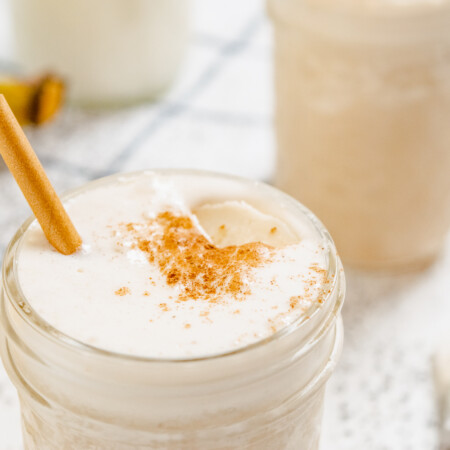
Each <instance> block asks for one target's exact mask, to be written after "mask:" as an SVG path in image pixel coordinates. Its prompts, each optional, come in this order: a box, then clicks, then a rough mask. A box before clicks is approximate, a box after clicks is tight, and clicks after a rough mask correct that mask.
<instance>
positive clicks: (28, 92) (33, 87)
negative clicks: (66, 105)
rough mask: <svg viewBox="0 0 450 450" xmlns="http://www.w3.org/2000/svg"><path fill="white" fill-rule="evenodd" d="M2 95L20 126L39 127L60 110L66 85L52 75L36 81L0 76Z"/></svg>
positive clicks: (0, 91)
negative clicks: (31, 125) (32, 125)
mask: <svg viewBox="0 0 450 450" xmlns="http://www.w3.org/2000/svg"><path fill="white" fill-rule="evenodd" d="M0 94H3V95H4V96H5V98H6V100H7V102H8V103H9V106H10V107H11V109H12V110H13V112H14V114H15V116H16V118H17V120H18V121H19V123H20V124H22V125H26V124H30V123H31V124H35V125H39V124H41V123H43V122H46V121H47V120H49V119H51V118H52V117H53V116H54V115H55V113H56V112H57V111H58V110H59V109H60V107H61V105H62V104H63V101H64V94H65V85H64V82H63V81H62V80H61V79H60V78H59V77H57V76H55V75H51V74H47V75H44V76H42V77H40V78H35V79H18V78H13V77H10V76H1V75H0Z"/></svg>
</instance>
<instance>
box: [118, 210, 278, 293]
mask: <svg viewBox="0 0 450 450" xmlns="http://www.w3.org/2000/svg"><path fill="white" fill-rule="evenodd" d="M124 229H125V232H126V233H127V234H128V235H129V236H130V237H131V238H132V241H133V244H132V248H138V249H139V250H141V251H142V252H144V253H145V254H146V255H147V258H148V260H149V262H150V263H153V264H156V265H157V266H158V267H159V269H160V271H161V273H162V274H163V275H164V276H165V278H166V281H167V284H168V285H171V286H174V285H177V286H178V287H179V288H180V294H179V297H178V299H179V300H182V301H184V300H189V299H193V300H196V299H207V300H209V301H212V302H215V301H217V300H218V299H219V298H220V297H221V296H223V295H226V294H231V295H233V296H235V297H237V298H240V297H241V296H245V295H246V294H249V293H250V291H249V290H248V288H247V287H246V280H247V279H248V278H249V277H250V276H251V270H252V269H254V268H256V267H258V266H260V265H262V264H263V263H266V262H269V261H270V258H271V253H272V250H273V249H272V247H270V246H268V245H265V244H262V243H260V242H254V243H249V244H244V245H239V246H228V247H224V248H218V247H216V246H214V245H213V244H211V243H210V242H209V241H208V240H207V238H206V237H205V236H203V235H202V234H201V233H200V231H199V230H198V228H196V227H195V226H194V223H193V222H192V220H191V219H190V218H189V217H187V216H181V215H176V214H174V213H171V212H167V211H166V212H162V213H160V214H158V215H157V216H156V218H155V219H150V220H149V221H148V222H147V223H128V224H125V225H124Z"/></svg>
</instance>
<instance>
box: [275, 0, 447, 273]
mask: <svg viewBox="0 0 450 450" xmlns="http://www.w3.org/2000/svg"><path fill="white" fill-rule="evenodd" d="M268 5H269V9H270V13H271V16H272V19H273V22H274V25H275V43H276V45H275V75H276V77H275V78H276V93H277V112H276V122H277V140H278V170H277V185H278V186H279V187H280V188H281V189H283V190H285V191H286V192H288V193H289V194H291V195H294V196H295V197H297V198H298V199H301V201H302V202H304V203H305V205H306V206H308V207H309V208H311V209H312V210H313V211H315V212H316V213H317V214H318V215H319V217H320V218H321V219H322V220H323V222H324V224H325V226H327V227H328V228H329V230H330V232H331V233H332V235H333V238H334V239H335V242H336V246H337V248H338V250H339V253H340V255H341V256H342V258H343V260H344V261H345V262H348V263H349V264H353V265H356V266H360V267H364V268H376V269H410V268H417V267H422V266H424V265H426V264H427V263H429V262H430V261H432V260H433V259H434V258H435V257H436V255H437V254H438V253H439V251H440V249H441V247H442V243H443V240H444V238H445V235H446V233H447V231H448V227H449V225H450V177H449V173H450V151H449V147H450V128H449V127H448V125H447V124H448V122H449V121H450V34H449V33H448V23H449V20H450V2H449V1H448V0H440V1H439V0H438V1H434V0H413V1H403V0H378V1H375V0H345V1H340V2H335V1H334V2H333V1H331V0H300V1H295V0H268Z"/></svg>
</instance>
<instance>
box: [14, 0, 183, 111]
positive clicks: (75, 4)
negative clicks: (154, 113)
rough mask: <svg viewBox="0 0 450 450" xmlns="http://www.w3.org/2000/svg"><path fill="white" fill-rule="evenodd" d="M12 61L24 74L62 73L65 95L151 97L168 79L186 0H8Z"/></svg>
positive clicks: (177, 60)
mask: <svg viewBox="0 0 450 450" xmlns="http://www.w3.org/2000/svg"><path fill="white" fill-rule="evenodd" d="M10 3H11V9H12V12H13V31H14V34H13V36H14V40H13V44H14V48H15V55H14V57H15V60H16V62H17V63H18V64H19V65H20V67H21V68H22V69H23V71H24V72H25V73H30V74H31V73H40V72H42V71H54V72H56V73H58V74H60V75H61V76H63V77H65V79H66V81H67V83H68V86H69V95H70V98H71V100H73V101H75V102H77V103H81V104H87V105H121V104H124V103H130V102H136V101H142V100H148V99H154V98H156V97H158V96H160V95H161V94H163V93H164V91H166V90H167V89H168V88H169V86H170V85H171V84H172V82H173V81H174V79H175V76H176V75H177V73H178V68H179V67H180V64H181V62H182V58H183V56H184V54H185V52H186V49H187V44H188V40H189V39H188V37H189V22H190V20H189V16H190V9H191V8H190V6H191V2H190V0H64V1H60V0H10Z"/></svg>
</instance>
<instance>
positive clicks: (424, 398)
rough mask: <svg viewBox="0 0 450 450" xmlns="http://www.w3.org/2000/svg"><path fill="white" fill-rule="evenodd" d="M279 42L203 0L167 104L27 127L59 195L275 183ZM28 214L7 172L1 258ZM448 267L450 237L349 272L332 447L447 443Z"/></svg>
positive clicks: (258, 12)
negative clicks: (441, 355) (188, 176)
mask: <svg viewBox="0 0 450 450" xmlns="http://www.w3.org/2000/svg"><path fill="white" fill-rule="evenodd" d="M5 6H6V5H5V0H0V72H1V71H2V70H3V71H4V70H6V69H7V68H9V67H12V66H11V64H10V62H11V45H10V44H11V42H10V40H9V38H8V30H9V22H8V16H7V14H6V8H5ZM271 46H272V43H271V36H270V27H269V24H268V22H267V19H265V17H264V10H263V4H262V3H261V1H259V0H245V1H240V0H226V1H225V0H215V1H212V0H201V1H200V0H199V1H198V2H197V6H196V9H195V14H194V30H193V35H192V39H191V43H190V52H189V55H188V57H187V59H186V61H185V65H184V68H183V71H182V74H181V76H180V78H179V80H178V82H177V84H176V86H175V87H174V89H173V90H172V91H171V92H170V94H169V95H168V97H167V98H166V99H165V100H163V101H162V102H161V103H159V104H156V105H141V106H137V107H129V108H126V109H122V110H116V111H95V112H92V111H90V112H88V111H81V110H76V109H66V110H65V112H64V113H63V114H61V115H60V116H59V117H58V119H57V120H56V121H55V122H53V123H52V124H50V125H48V126H45V127H43V128H40V129H28V130H27V134H28V136H29V138H30V140H31V142H32V144H33V146H34V148H35V149H36V151H37V152H38V154H39V156H40V158H41V159H42V162H43V164H44V166H45V167H46V169H47V171H48V173H49V176H50V178H51V180H52V181H53V183H54V184H55V186H56V188H57V190H58V191H59V192H63V191H64V190H66V189H69V188H73V187H76V186H79V185H80V184H82V183H83V182H85V181H87V180H90V179H92V178H95V177H98V176H101V175H104V174H108V173H110V172H113V171H117V170H124V171H127V170H134V169H140V168H144V167H148V168H151V167H174V166H175V167H195V168H205V169H212V170H216V171H222V172H227V173H233V174H238V175H244V176H247V177H252V178H258V179H262V180H265V181H270V180H271V179H272V176H273V171H274V154H275V146H274V138H273V130H272V108H273V107H272V103H273V99H272V80H271ZM0 167H1V166H0ZM28 214H29V209H28V207H27V205H26V203H25V201H24V200H23V198H22V197H21V195H20V192H19V190H18V188H17V187H16V186H15V184H14V182H13V180H12V178H11V176H10V175H9V174H8V173H7V172H6V171H5V170H2V169H1V168H0V253H1V254H2V253H3V251H4V249H5V246H6V244H7V242H8V240H9V239H10V237H11V236H12V234H13V232H14V231H15V229H16V228H17V227H18V226H19V225H20V223H21V222H22V221H23V220H24V219H25V218H26V217H27V215H28ZM449 274H450V243H449V245H447V248H446V249H445V251H443V254H442V256H441V258H440V259H439V260H438V261H437V262H436V264H435V265H433V266H432V267H430V268H429V269H427V270H426V271H424V272H422V273H419V274H412V275H403V276H387V275H385V276H382V275H369V274H363V273H357V272H354V271H350V270H347V278H348V296H347V300H346V305H345V307H344V322H345V332H346V340H345V347H344V353H343V356H342V360H341V363H340V365H339V367H338V369H337V371H336V374H335V376H334V377H333V378H332V381H331V383H330V386H329V390H328V396H327V404H326V412H325V421H324V430H323V442H322V449H323V450H362V449H365V450H435V449H437V415H436V408H435V403H434V392H433V384H432V371H431V355H432V353H433V351H434V349H435V346H436V345H437V343H438V342H440V341H441V340H442V338H443V336H445V335H446V332H448V333H450V294H449V292H450V278H449ZM20 442H21V439H20V423H19V407H18V402H17V399H16V395H15V391H14V388H13V387H12V385H11V383H10V382H9V380H8V379H7V377H6V374H5V373H4V370H3V369H2V367H1V365H0V450H9V449H10V450H18V449H20V448H21V443H20ZM299 450H301V449H299Z"/></svg>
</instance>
